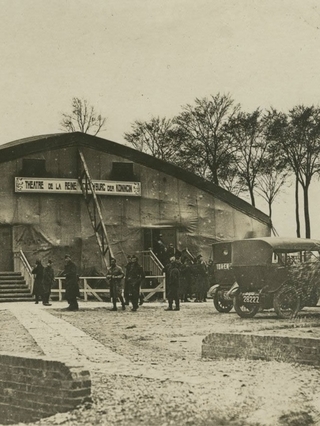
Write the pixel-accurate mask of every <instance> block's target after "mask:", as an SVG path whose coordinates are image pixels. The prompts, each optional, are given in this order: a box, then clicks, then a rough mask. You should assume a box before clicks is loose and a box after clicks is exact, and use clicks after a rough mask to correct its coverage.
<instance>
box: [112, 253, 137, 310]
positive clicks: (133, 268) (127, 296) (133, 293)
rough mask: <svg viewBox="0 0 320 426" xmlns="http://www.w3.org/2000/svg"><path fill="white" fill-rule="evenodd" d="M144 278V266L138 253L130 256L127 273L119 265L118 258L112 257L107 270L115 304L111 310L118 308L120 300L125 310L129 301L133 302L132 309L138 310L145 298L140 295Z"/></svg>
mask: <svg viewBox="0 0 320 426" xmlns="http://www.w3.org/2000/svg"><path fill="white" fill-rule="evenodd" d="M123 278H124V280H123ZM144 278H145V274H144V271H143V268H142V266H141V265H139V262H138V258H137V256H136V255H133V256H128V263H127V265H126V272H125V274H124V272H123V269H122V268H121V267H120V266H118V265H117V262H116V259H114V258H112V259H111V261H110V267H109V268H108V271H107V279H108V280H109V283H110V296H111V298H112V304H113V308H112V309H111V310H112V311H117V310H118V308H117V301H118V300H120V303H121V306H122V310H123V311H124V310H125V309H126V305H129V302H131V303H132V309H131V311H132V312H136V311H137V309H138V308H139V304H140V305H141V304H142V303H143V299H142V297H141V296H140V288H141V284H142V282H143V280H144ZM122 283H123V284H124V285H122Z"/></svg>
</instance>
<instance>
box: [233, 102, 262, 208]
mask: <svg viewBox="0 0 320 426" xmlns="http://www.w3.org/2000/svg"><path fill="white" fill-rule="evenodd" d="M228 134H229V137H230V141H231V143H232V145H233V148H234V150H233V157H234V161H233V164H234V166H235V167H236V168H237V170H238V176H239V180H240V182H241V183H243V184H244V185H245V186H246V188H247V190H248V192H249V195H250V200H251V204H252V205H253V206H255V194H254V189H255V187H256V185H257V177H258V175H259V173H260V171H261V168H262V164H263V161H264V157H265V153H266V149H267V140H266V138H265V126H264V120H263V117H262V113H261V111H260V110H259V109H257V110H255V111H254V112H252V113H245V112H241V111H240V112H239V113H238V114H237V115H236V116H235V117H232V118H231V119H230V121H229V123H228Z"/></svg>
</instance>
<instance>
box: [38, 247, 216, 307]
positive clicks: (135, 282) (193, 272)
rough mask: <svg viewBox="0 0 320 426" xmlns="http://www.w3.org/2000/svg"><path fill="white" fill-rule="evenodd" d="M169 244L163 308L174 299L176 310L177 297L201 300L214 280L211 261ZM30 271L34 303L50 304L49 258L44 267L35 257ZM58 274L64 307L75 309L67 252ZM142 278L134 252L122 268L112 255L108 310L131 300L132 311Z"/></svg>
mask: <svg viewBox="0 0 320 426" xmlns="http://www.w3.org/2000/svg"><path fill="white" fill-rule="evenodd" d="M171 246H172V247H171ZM171 246H170V247H169V250H170V255H171V256H170V258H169V259H168V261H167V262H166V261H165V260H163V262H164V263H166V264H165V267H164V272H165V276H166V294H167V300H168V308H167V310H168V311H172V310H173V303H175V309H174V310H177V311H178V310H180V300H181V301H183V302H190V301H191V300H190V298H191V297H193V296H194V297H195V299H194V302H205V301H206V297H207V291H208V288H209V287H210V285H212V280H214V278H213V276H212V274H213V268H211V264H210V263H209V265H208V266H207V265H206V264H205V262H204V261H203V259H202V256H201V255H198V256H197V257H196V258H195V259H191V258H190V257H188V256H185V257H184V256H182V255H181V252H180V251H178V250H176V249H174V247H173V245H171ZM211 271H212V273H211ZM32 273H33V274H34V276H35V279H34V286H33V294H34V296H35V303H39V300H40V299H42V303H43V305H45V306H50V305H51V304H50V303H49V298H50V293H51V287H52V285H53V283H54V280H55V277H54V271H53V268H52V261H51V260H48V264H47V266H46V267H44V266H43V265H42V263H41V261H40V260H37V261H36V266H35V267H34V269H33V270H32ZM61 275H62V276H64V277H65V298H66V300H67V302H68V304H69V306H68V307H67V308H66V310H70V311H77V310H78V309H79V306H78V302H77V298H78V297H80V292H79V277H78V275H77V267H76V265H75V264H74V263H73V262H72V260H71V257H70V255H66V256H65V266H64V271H63V272H62V274H61ZM144 279H145V274H144V271H143V268H142V266H141V265H140V264H139V262H138V258H137V256H136V255H132V256H128V263H127V265H126V267H125V272H124V271H123V269H122V268H121V267H120V266H118V265H117V262H116V259H114V258H112V259H111V261H110V267H109V268H108V270H107V280H108V282H109V284H110V296H111V300H112V305H113V307H112V309H111V310H112V311H117V309H118V308H117V302H118V301H120V303H121V307H122V310H125V309H126V306H127V305H129V303H130V302H131V304H132V309H131V310H132V311H133V312H136V311H137V309H138V308H139V305H142V303H143V296H142V294H141V293H140V289H141V286H142V283H143V281H144Z"/></svg>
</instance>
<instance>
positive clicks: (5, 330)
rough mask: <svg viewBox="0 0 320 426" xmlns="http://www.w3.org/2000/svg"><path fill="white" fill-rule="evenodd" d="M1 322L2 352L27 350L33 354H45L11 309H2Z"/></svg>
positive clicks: (0, 343) (0, 344)
mask: <svg viewBox="0 0 320 426" xmlns="http://www.w3.org/2000/svg"><path fill="white" fill-rule="evenodd" d="M0 324H1V338H0V352H10V353H24V352H26V353H29V354H33V355H43V352H42V350H41V349H40V348H39V347H38V345H37V344H36V342H35V341H34V340H33V338H32V337H31V336H30V334H29V333H28V332H27V330H26V329H25V328H24V327H23V326H22V325H21V324H20V323H19V321H18V320H17V319H16V317H15V316H14V315H13V314H12V313H11V312H10V311H7V310H0Z"/></svg>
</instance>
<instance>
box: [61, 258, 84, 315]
mask: <svg viewBox="0 0 320 426" xmlns="http://www.w3.org/2000/svg"><path fill="white" fill-rule="evenodd" d="M64 262H65V266H64V271H63V273H62V275H64V276H65V277H66V280H65V286H66V294H65V296H66V300H67V302H68V303H69V306H68V307H67V308H66V310H68V311H78V310H79V305H78V302H77V297H80V292H79V284H78V275H77V267H76V265H75V263H73V262H72V260H71V256H70V255H69V254H66V255H65V257H64Z"/></svg>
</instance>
